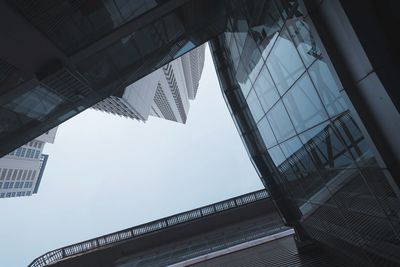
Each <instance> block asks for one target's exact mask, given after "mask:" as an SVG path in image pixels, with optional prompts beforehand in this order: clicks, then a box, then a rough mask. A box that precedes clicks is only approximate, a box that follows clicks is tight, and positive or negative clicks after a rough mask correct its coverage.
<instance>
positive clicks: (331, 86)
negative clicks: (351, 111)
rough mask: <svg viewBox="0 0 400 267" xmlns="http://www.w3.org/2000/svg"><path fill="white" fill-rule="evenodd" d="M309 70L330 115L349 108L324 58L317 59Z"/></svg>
mask: <svg viewBox="0 0 400 267" xmlns="http://www.w3.org/2000/svg"><path fill="white" fill-rule="evenodd" d="M308 72H309V74H310V77H311V79H312V81H313V82H314V84H315V87H316V89H317V91H318V94H319V95H320V97H321V100H322V102H323V103H324V106H325V108H326V110H327V112H328V114H329V116H330V117H333V116H335V115H337V114H339V113H341V112H343V111H345V110H347V105H346V103H345V100H344V98H343V97H342V95H341V93H340V92H339V88H338V86H337V84H336V81H335V80H334V78H333V76H332V74H331V72H330V70H329V68H328V65H327V64H326V63H325V62H324V61H323V60H317V61H315V62H314V64H313V65H311V67H310V68H309V69H308Z"/></svg>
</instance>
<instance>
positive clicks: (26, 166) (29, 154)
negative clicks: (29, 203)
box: [0, 128, 57, 198]
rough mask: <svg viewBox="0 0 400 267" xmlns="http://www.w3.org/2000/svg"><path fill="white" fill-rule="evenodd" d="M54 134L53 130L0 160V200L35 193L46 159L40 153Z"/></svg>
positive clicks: (52, 138) (52, 140)
mask: <svg viewBox="0 0 400 267" xmlns="http://www.w3.org/2000/svg"><path fill="white" fill-rule="evenodd" d="M56 133H57V128H54V129H52V130H50V131H48V132H47V133H45V134H43V135H41V136H39V137H37V138H36V139H34V140H32V141H30V142H29V143H27V144H25V145H23V146H21V147H20V148H18V149H16V150H14V151H12V152H11V153H9V154H7V155H6V156H4V157H2V158H1V159H0V198H10V197H22V196H30V195H32V194H36V193H37V191H38V190H39V185H40V181H41V179H42V175H43V172H44V169H45V167H46V163H47V158H48V155H44V154H42V151H43V148H44V146H45V144H46V143H54V139H55V136H56Z"/></svg>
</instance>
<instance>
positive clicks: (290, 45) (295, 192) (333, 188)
mask: <svg viewBox="0 0 400 267" xmlns="http://www.w3.org/2000/svg"><path fill="white" fill-rule="evenodd" d="M246 3H247V4H246V8H245V9H243V10H241V11H240V12H238V13H236V14H235V16H236V18H234V19H232V20H230V21H229V23H228V24H229V25H228V30H227V32H225V33H224V34H223V35H221V36H220V37H219V38H218V39H214V41H213V42H214V44H215V42H218V43H219V45H220V46H221V47H223V49H224V50H225V51H224V52H225V53H226V55H228V56H227V58H226V60H227V62H225V63H221V62H219V60H218V59H217V57H216V56H215V55H214V61H216V64H217V71H218V72H219V73H218V74H219V77H220V81H221V85H222V87H225V88H223V92H224V93H225V99H226V100H227V104H228V106H229V107H230V109H231V112H232V116H233V118H234V121H235V122H236V124H237V126H238V130H239V131H241V132H242V138H243V140H244V143H245V145H246V146H247V147H249V145H248V141H247V140H246V134H244V131H246V130H245V129H243V127H242V125H241V124H240V122H239V121H238V120H237V114H238V113H243V114H248V113H250V114H251V118H250V119H251V120H252V121H253V124H254V129H255V131H256V137H257V136H258V138H259V139H261V140H262V141H261V140H258V141H259V142H261V143H263V148H262V150H263V151H262V153H264V154H265V155H266V156H267V158H269V160H268V161H269V162H267V163H262V162H260V161H258V162H254V160H253V163H254V164H255V165H256V168H258V169H260V168H264V167H265V166H260V165H262V164H264V165H268V169H269V172H270V175H269V177H264V180H265V181H264V183H265V184H266V185H267V187H268V185H269V184H271V181H272V180H273V182H274V184H277V185H278V186H279V188H280V190H281V192H282V194H283V195H284V196H283V197H284V198H285V199H287V200H288V201H289V202H290V203H292V204H294V205H295V207H297V209H298V213H299V216H298V221H299V222H300V224H301V226H302V228H303V229H304V230H305V232H306V234H307V235H308V236H309V237H310V238H311V239H313V240H316V241H318V242H321V243H324V244H325V245H327V246H329V247H332V248H334V249H337V250H339V251H341V252H342V253H344V254H348V256H351V257H352V258H354V259H355V260H358V261H361V262H363V263H364V264H366V265H368V264H370V265H373V264H382V263H387V262H397V263H400V259H399V257H398V256H396V255H400V238H399V237H400V201H399V190H398V188H397V186H396V185H395V184H394V183H392V182H391V181H392V180H391V177H390V175H389V174H388V172H387V171H386V170H385V169H383V168H380V167H379V165H378V163H377V161H376V159H375V157H374V154H373V152H372V151H371V149H370V147H369V145H368V142H367V140H366V138H365V137H364V136H363V134H362V132H361V130H360V128H359V126H358V125H357V123H356V122H355V120H354V119H353V117H352V114H351V112H350V111H349V106H350V105H351V104H348V103H347V101H346V100H345V95H344V92H343V88H341V85H340V82H338V79H337V77H336V74H335V73H334V70H333V68H332V67H330V62H329V59H328V57H327V55H326V53H325V52H323V47H322V45H321V44H320V42H319V39H318V36H317V34H316V33H315V28H314V27H313V25H312V22H311V20H310V19H309V17H308V16H307V11H306V10H305V9H304V8H302V5H301V3H300V4H299V3H298V2H297V1H251V2H248V1H247V2H246ZM214 53H215V51H214ZM222 64H227V65H228V66H229V67H228V69H227V70H225V71H221V69H222V68H220V69H219V70H218V65H222ZM227 77H228V78H227ZM227 80H230V81H229V82H230V83H232V84H235V85H234V86H233V87H236V88H235V89H234V90H235V91H234V92H235V93H234V94H235V95H236V100H235V101H239V102H242V104H241V105H236V104H234V101H231V99H232V97H231V95H232V94H231V93H232V92H229V89H228V88H227V87H229V86H228V85H227V84H228V83H229V82H227ZM238 99H239V100H238ZM248 151H249V149H248ZM254 153H257V152H254V151H249V154H250V156H253V155H254ZM253 158H254V157H253ZM272 195H273V194H272ZM278 206H279V205H278ZM280 208H282V207H280ZM283 213H284V212H283Z"/></svg>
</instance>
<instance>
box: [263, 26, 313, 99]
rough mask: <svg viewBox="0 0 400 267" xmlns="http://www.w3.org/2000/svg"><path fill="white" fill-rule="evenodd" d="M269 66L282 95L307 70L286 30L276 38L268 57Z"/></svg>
mask: <svg viewBox="0 0 400 267" xmlns="http://www.w3.org/2000/svg"><path fill="white" fill-rule="evenodd" d="M267 67H268V69H269V70H270V71H271V76H272V79H273V80H274V81H275V84H276V87H277V88H278V91H279V93H280V94H281V95H283V94H284V93H285V92H286V91H287V90H288V89H289V87H290V86H291V85H292V84H293V83H294V82H295V81H296V80H297V78H299V77H300V75H301V74H302V73H303V72H304V71H305V67H304V65H303V62H302V61H301V59H300V56H299V54H298V52H297V51H296V48H295V47H294V45H293V43H292V42H291V41H290V37H289V36H288V34H287V31H286V30H283V31H282V33H281V35H280V36H279V37H278V40H276V43H275V45H274V47H273V48H272V51H271V53H270V55H269V56H268V58H267Z"/></svg>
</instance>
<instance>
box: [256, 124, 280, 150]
mask: <svg viewBox="0 0 400 267" xmlns="http://www.w3.org/2000/svg"><path fill="white" fill-rule="evenodd" d="M258 129H259V131H260V134H261V137H262V139H263V140H264V143H265V145H266V147H267V148H270V147H272V146H274V145H275V144H276V139H275V136H274V134H273V132H272V129H271V126H270V125H269V122H268V120H267V117H264V118H262V120H261V121H260V122H259V123H258Z"/></svg>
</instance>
